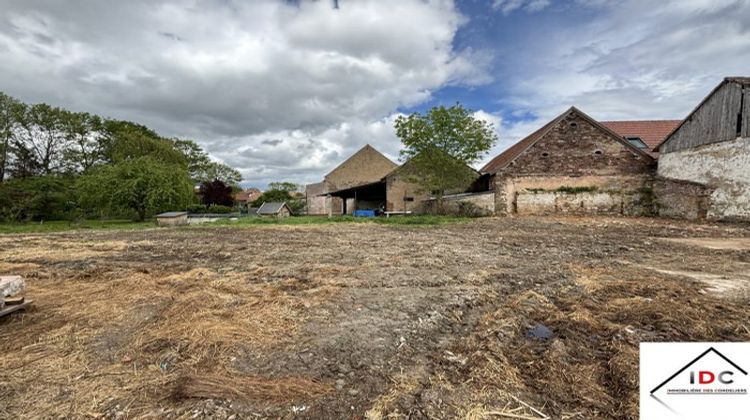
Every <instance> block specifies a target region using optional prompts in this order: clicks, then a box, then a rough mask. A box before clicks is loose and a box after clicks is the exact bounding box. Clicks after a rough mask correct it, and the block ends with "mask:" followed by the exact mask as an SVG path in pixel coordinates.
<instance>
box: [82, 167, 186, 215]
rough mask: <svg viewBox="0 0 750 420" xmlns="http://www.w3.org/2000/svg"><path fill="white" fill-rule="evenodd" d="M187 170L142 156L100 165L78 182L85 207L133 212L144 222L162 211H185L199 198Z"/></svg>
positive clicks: (105, 210) (107, 210)
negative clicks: (148, 217) (196, 196)
mask: <svg viewBox="0 0 750 420" xmlns="http://www.w3.org/2000/svg"><path fill="white" fill-rule="evenodd" d="M193 188H194V184H193V183H192V182H191V180H190V178H189V177H188V174H187V170H186V169H185V168H184V167H183V166H181V165H178V164H167V163H164V162H162V161H160V160H158V159H154V158H152V157H148V156H142V157H138V158H134V159H128V160H124V161H122V162H119V163H116V164H113V165H105V166H101V167H98V168H96V169H95V170H93V171H91V172H90V173H89V174H86V175H84V176H82V177H81V178H80V179H79V182H78V184H77V190H78V193H79V202H80V203H81V205H82V206H84V208H89V209H100V210H101V211H102V212H118V211H123V210H130V211H133V212H134V213H135V214H136V216H137V220H139V221H143V220H145V219H146V217H147V216H151V215H153V214H155V213H158V212H161V211H169V210H183V209H185V208H186V207H187V206H188V204H190V203H191V202H193V201H194V200H195V193H194V191H193Z"/></svg>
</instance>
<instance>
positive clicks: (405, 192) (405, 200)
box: [385, 175, 429, 213]
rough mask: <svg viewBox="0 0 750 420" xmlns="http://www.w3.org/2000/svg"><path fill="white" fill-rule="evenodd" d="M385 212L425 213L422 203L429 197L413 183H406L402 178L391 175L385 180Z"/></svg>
mask: <svg viewBox="0 0 750 420" xmlns="http://www.w3.org/2000/svg"><path fill="white" fill-rule="evenodd" d="M385 194H386V197H387V199H386V208H385V210H386V211H411V212H414V213H423V212H424V211H425V209H424V207H423V206H422V201H424V200H425V199H427V198H429V195H428V194H426V193H425V192H423V191H422V188H421V187H420V186H418V185H416V184H414V183H411V182H408V181H407V180H406V179H405V178H404V177H401V176H398V175H393V176H389V177H388V178H387V179H386V187H385Z"/></svg>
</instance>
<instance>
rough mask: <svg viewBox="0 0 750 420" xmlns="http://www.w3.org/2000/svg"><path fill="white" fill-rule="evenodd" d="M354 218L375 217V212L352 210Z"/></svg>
mask: <svg viewBox="0 0 750 420" xmlns="http://www.w3.org/2000/svg"><path fill="white" fill-rule="evenodd" d="M354 217H375V210H354Z"/></svg>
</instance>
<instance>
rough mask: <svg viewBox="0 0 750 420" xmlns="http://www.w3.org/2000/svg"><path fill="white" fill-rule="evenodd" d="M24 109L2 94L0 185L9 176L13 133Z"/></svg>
mask: <svg viewBox="0 0 750 420" xmlns="http://www.w3.org/2000/svg"><path fill="white" fill-rule="evenodd" d="M23 107H24V105H23V104H22V103H21V102H19V101H17V100H16V99H15V98H12V97H10V96H8V95H6V94H4V93H2V92H0V183H2V182H3V181H4V180H5V177H6V175H7V169H8V166H9V163H10V156H11V155H10V151H11V142H12V140H13V132H14V130H15V128H16V121H17V120H18V115H19V114H20V113H21V112H22V109H23Z"/></svg>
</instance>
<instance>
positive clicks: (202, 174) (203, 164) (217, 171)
mask: <svg viewBox="0 0 750 420" xmlns="http://www.w3.org/2000/svg"><path fill="white" fill-rule="evenodd" d="M172 143H173V145H174V147H175V149H177V150H178V151H179V152H180V153H182V155H183V156H185V160H186V161H187V165H188V172H189V173H190V177H191V178H192V179H193V181H194V182H195V183H196V184H200V183H203V182H213V181H221V182H223V183H225V184H227V185H230V186H232V187H235V186H237V185H238V184H239V183H240V181H242V174H240V172H239V171H237V170H236V169H234V168H232V167H230V166H227V165H225V164H223V163H219V162H215V161H212V160H211V158H210V157H209V156H208V153H206V152H205V151H204V150H203V149H201V147H200V146H199V145H198V144H197V143H196V142H194V141H192V140H180V139H172Z"/></svg>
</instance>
